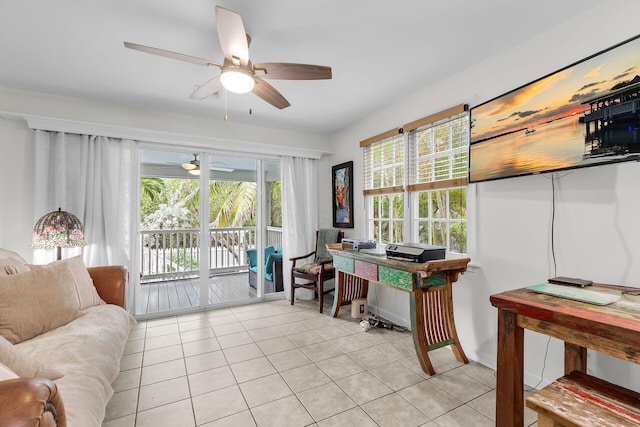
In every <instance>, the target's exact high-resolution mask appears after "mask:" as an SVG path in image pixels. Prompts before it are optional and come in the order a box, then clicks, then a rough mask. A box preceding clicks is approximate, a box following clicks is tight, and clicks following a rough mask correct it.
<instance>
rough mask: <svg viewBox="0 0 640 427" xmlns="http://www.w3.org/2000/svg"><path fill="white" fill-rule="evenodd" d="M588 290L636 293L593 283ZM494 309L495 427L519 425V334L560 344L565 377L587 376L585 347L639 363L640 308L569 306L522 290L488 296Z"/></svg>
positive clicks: (521, 338) (637, 305) (521, 349)
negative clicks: (544, 337) (527, 332)
mask: <svg viewBox="0 0 640 427" xmlns="http://www.w3.org/2000/svg"><path fill="white" fill-rule="evenodd" d="M588 289H589V290H593V291H600V292H606V293H613V294H620V293H621V292H622V291H624V290H637V289H636V288H628V287H624V286H614V285H601V284H594V286H592V287H589V288H588ZM490 300H491V304H492V305H493V306H494V307H497V308H498V358H497V366H498V368H497V385H496V426H498V427H521V426H522V425H523V423H524V419H523V413H524V406H523V405H524V401H523V388H524V380H523V375H524V372H523V370H524V329H525V328H526V329H529V330H532V331H536V332H539V333H541V334H545V335H550V336H552V337H554V338H558V339H560V340H563V341H564V342H565V344H564V372H565V374H568V373H570V372H572V371H580V372H585V373H586V371H587V348H590V349H592V350H596V351H599V352H601V353H606V354H608V355H610V356H614V357H617V358H620V359H624V360H627V361H630V362H634V363H640V303H638V302H633V301H630V300H627V299H625V298H624V297H623V299H621V300H620V301H618V302H614V303H613V304H610V305H606V306H599V305H592V304H587V303H583V302H578V301H572V300H569V299H565V298H560V297H556V296H551V295H544V294H539V293H535V292H532V291H529V290H527V289H525V288H523V289H516V290H513V291H507V292H503V293H500V294H496V295H492V296H491V298H490Z"/></svg>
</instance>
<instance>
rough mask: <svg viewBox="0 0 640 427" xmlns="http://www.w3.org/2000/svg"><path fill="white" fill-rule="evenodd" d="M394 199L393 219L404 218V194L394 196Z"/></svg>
mask: <svg viewBox="0 0 640 427" xmlns="http://www.w3.org/2000/svg"><path fill="white" fill-rule="evenodd" d="M392 197H393V214H392V218H402V217H403V214H404V196H403V195H402V194H394V195H393V196H392Z"/></svg>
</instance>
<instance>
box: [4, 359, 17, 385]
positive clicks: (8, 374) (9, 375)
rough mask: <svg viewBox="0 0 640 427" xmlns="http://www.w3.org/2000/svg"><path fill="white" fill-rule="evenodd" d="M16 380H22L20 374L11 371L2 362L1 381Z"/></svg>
mask: <svg viewBox="0 0 640 427" xmlns="http://www.w3.org/2000/svg"><path fill="white" fill-rule="evenodd" d="M15 378H20V377H19V376H18V374H16V373H15V372H13V370H11V369H9V367H8V366H7V365H5V364H4V363H2V362H0V381H4V380H13V379H15Z"/></svg>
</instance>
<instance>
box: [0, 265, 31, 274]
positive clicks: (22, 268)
mask: <svg viewBox="0 0 640 427" xmlns="http://www.w3.org/2000/svg"><path fill="white" fill-rule="evenodd" d="M4 271H5V273H7V275H9V274H20V273H26V272H27V271H31V268H29V266H28V265H26V264H25V265H20V264H9V265H7V266H5V267H4Z"/></svg>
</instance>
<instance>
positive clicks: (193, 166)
mask: <svg viewBox="0 0 640 427" xmlns="http://www.w3.org/2000/svg"><path fill="white" fill-rule="evenodd" d="M216 163H219V162H216ZM180 166H181V167H182V169H184V170H186V171H187V172H188V173H189V175H195V176H198V175H200V160H198V155H197V154H194V155H193V160H191V161H189V163H182V164H181V165H180ZM209 170H212V171H219V172H233V171H234V169H233V168H226V167H221V166H209Z"/></svg>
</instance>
